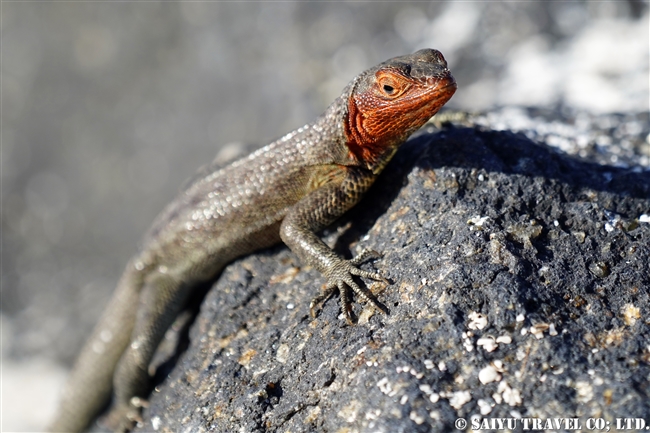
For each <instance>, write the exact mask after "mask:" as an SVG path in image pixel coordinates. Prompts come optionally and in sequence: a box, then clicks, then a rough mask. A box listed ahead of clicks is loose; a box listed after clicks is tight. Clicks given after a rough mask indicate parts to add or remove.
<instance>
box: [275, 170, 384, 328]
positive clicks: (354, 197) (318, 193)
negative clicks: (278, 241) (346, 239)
mask: <svg viewBox="0 0 650 433" xmlns="http://www.w3.org/2000/svg"><path fill="white" fill-rule="evenodd" d="M341 170H346V171H347V172H348V173H347V175H346V176H345V178H344V179H343V181H342V182H341V183H340V184H328V185H325V186H323V187H321V188H319V189H317V190H315V191H313V192H311V193H310V194H309V195H307V196H306V197H304V198H303V199H302V200H300V201H299V202H298V203H296V204H295V205H293V206H292V207H291V208H290V209H289V210H288V212H287V215H286V216H285V217H284V219H283V221H282V225H281V227H280V236H281V238H282V241H283V242H284V243H285V244H287V246H289V248H291V250H292V251H293V252H294V253H296V254H297V255H298V256H299V257H300V258H301V260H303V261H305V262H307V263H309V264H310V265H312V266H314V267H315V268H316V269H318V270H319V271H320V272H321V273H322V274H323V276H324V277H325V279H326V286H325V290H324V292H323V293H322V294H320V295H318V296H316V297H315V298H314V300H313V301H312V302H311V305H310V311H311V313H312V315H314V307H315V306H316V305H317V304H319V303H320V302H322V301H324V300H326V299H327V298H329V297H330V296H331V295H332V293H333V292H334V291H335V290H336V289H338V290H339V292H340V295H341V304H342V309H343V314H344V315H345V318H346V320H347V322H348V323H350V324H352V323H353V321H352V315H351V305H350V300H349V297H348V288H349V289H352V291H353V292H354V293H356V294H357V296H359V297H360V298H361V299H363V300H364V301H366V302H367V303H369V304H370V305H372V306H373V307H374V308H375V309H376V310H378V311H379V312H381V313H385V312H386V310H385V308H384V307H383V306H381V305H380V304H379V303H378V302H377V301H376V300H375V299H374V297H373V295H372V294H371V293H370V292H369V291H368V290H364V289H362V288H361V287H360V286H359V285H358V284H357V283H356V282H355V281H354V279H353V276H354V275H356V276H360V277H364V278H370V279H373V280H378V281H383V282H387V280H386V279H385V278H384V277H382V276H381V275H379V274H378V273H376V272H369V271H364V270H362V269H359V268H358V267H357V266H358V265H359V263H360V262H361V261H363V260H364V259H366V258H368V256H369V255H371V254H372V253H370V252H369V253H362V254H361V255H360V256H359V257H358V258H357V259H352V260H345V259H343V258H341V257H340V256H339V255H337V254H336V253H335V252H334V251H332V250H331V248H329V247H328V246H327V245H325V243H324V242H323V241H322V240H321V239H320V238H319V237H318V236H317V235H316V233H317V232H318V231H320V230H321V229H322V228H324V227H326V226H327V225H329V224H330V223H332V222H333V221H334V220H335V219H337V218H338V217H339V216H340V215H342V214H343V213H344V212H345V211H347V210H348V209H349V208H351V207H352V206H354V205H355V204H356V203H357V202H358V201H359V200H360V198H361V195H362V194H363V193H364V192H365V191H366V190H367V189H368V188H369V187H370V185H371V184H372V182H373V181H374V179H375V176H374V175H373V174H372V173H371V172H369V171H367V170H363V169H357V168H346V167H341ZM375 254H376V253H375Z"/></svg>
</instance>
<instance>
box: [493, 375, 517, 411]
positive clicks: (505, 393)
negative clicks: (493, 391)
mask: <svg viewBox="0 0 650 433" xmlns="http://www.w3.org/2000/svg"><path fill="white" fill-rule="evenodd" d="M497 392H499V393H501V396H502V397H503V401H505V402H506V403H508V404H509V405H510V406H519V405H520V404H521V394H520V393H519V390H517V389H514V388H511V387H510V385H508V382H506V381H503V382H500V383H499V387H498V388H497Z"/></svg>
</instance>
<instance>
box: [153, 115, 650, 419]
mask: <svg viewBox="0 0 650 433" xmlns="http://www.w3.org/2000/svg"><path fill="white" fill-rule="evenodd" d="M648 214H650V172H649V171H647V170H643V169H641V168H639V167H633V168H619V167H614V166H607V165H601V164H596V163H593V162H588V161H585V160H581V159H577V158H575V157H572V156H567V155H566V154H563V153H560V152H559V151H557V150H555V149H554V148H551V147H548V146H546V145H544V144H539V143H536V142H534V141H531V140H530V139H529V138H526V136H525V135H524V134H515V133H512V132H509V131H494V130H490V129H487V128H485V127H482V128H477V129H471V128H453V127H451V128H446V129H443V130H442V131H440V132H438V133H435V134H432V133H424V134H422V135H420V136H419V137H417V138H415V139H413V140H411V141H410V142H409V143H408V144H407V145H405V146H404V148H403V149H402V150H401V151H400V152H399V153H398V155H397V156H396V159H395V160H394V161H393V162H392V163H391V164H390V166H389V167H388V168H387V170H386V172H385V173H384V174H383V175H382V176H381V178H380V180H379V181H378V182H377V184H376V185H375V186H374V187H373V189H372V190H371V192H370V193H369V194H368V196H367V197H366V198H364V200H363V201H362V202H361V203H360V204H359V205H358V206H357V207H356V208H355V209H354V210H353V211H352V212H351V213H350V214H349V215H346V216H345V217H344V218H343V219H342V220H341V222H340V223H339V224H338V225H337V226H336V227H334V228H332V229H331V231H330V232H328V233H326V235H325V239H326V240H327V241H329V242H330V244H331V245H334V247H335V249H337V250H338V251H339V252H341V253H342V254H344V255H347V256H350V251H355V254H356V252H358V251H359V250H360V249H362V248H372V249H375V250H378V251H381V252H383V258H381V259H379V260H377V261H376V262H375V263H374V264H372V263H370V264H367V265H364V267H367V268H369V269H370V268H373V267H374V268H376V269H378V270H380V271H381V272H383V273H384V274H385V275H386V276H387V277H389V278H390V279H391V281H392V282H393V284H391V285H389V286H387V287H384V286H383V285H382V284H376V283H371V284H369V288H370V289H371V290H372V291H373V292H374V293H375V294H376V296H377V298H378V299H379V300H380V301H381V302H382V303H383V304H384V305H385V306H386V307H387V308H388V309H389V310H390V314H389V315H385V316H384V315H377V314H374V313H373V312H372V311H370V309H369V308H362V306H360V305H356V314H357V315H358V319H359V323H358V324H357V325H356V326H347V325H346V323H345V321H344V320H343V319H342V317H341V316H340V307H339V303H338V300H337V299H332V300H330V301H328V302H327V303H326V304H325V305H324V307H323V309H322V311H321V312H320V313H319V315H318V317H317V318H316V319H312V318H311V317H310V316H309V301H310V299H311V298H312V297H313V296H314V295H315V294H316V293H317V292H318V290H319V288H320V286H321V284H322V281H323V280H322V278H321V276H320V275H319V274H318V272H317V271H316V270H314V269H308V268H303V269H302V270H301V271H300V272H298V267H299V266H300V263H299V261H298V259H297V258H296V257H295V256H294V255H293V254H292V253H291V252H290V251H289V250H287V249H286V248H284V247H277V248H275V249H273V250H269V251H265V252H262V253H260V254H256V255H252V256H249V257H246V258H243V259H241V260H239V261H237V262H236V263H234V264H233V265H231V266H229V267H228V268H227V269H226V271H225V272H224V273H223V275H222V276H221V278H220V279H219V280H218V281H217V282H216V284H215V285H214V287H212V289H211V290H210V291H209V292H208V294H207V296H206V298H205V300H204V302H203V304H202V307H201V312H200V314H199V315H198V317H197V319H196V321H195V323H194V324H193V326H192V328H191V331H190V332H189V347H188V348H187V350H186V351H185V352H184V353H182V355H181V357H180V360H179V361H178V362H177V363H176V365H175V366H173V369H171V370H169V364H166V365H167V367H166V368H167V369H166V370H165V369H162V371H165V372H168V371H170V375H169V377H168V378H166V380H164V381H162V382H160V383H159V384H158V387H157V388H156V391H155V392H154V393H153V394H152V396H151V400H150V402H151V406H150V408H149V409H148V410H147V411H145V419H146V423H145V425H144V426H143V427H142V430H147V431H152V430H156V431H174V432H176V431H216V432H262V431H268V432H275V431H282V432H285V431H287V432H288V431H291V432H308V431H318V432H339V431H349V432H361V431H373V432H375V431H381V432H402V431H403V432H426V431H433V430H442V431H448V430H452V429H453V428H454V422H455V420H456V419H457V418H459V417H462V418H466V419H467V420H468V422H469V421H470V418H471V417H472V416H481V417H489V418H496V417H510V418H512V417H515V418H517V417H523V418H533V417H534V418H541V419H546V418H548V417H576V418H579V419H580V422H581V423H582V424H581V425H582V428H585V423H586V421H587V420H588V418H591V417H594V418H602V419H603V420H605V421H607V422H610V423H611V424H610V427H611V428H612V430H614V427H615V419H616V418H621V417H636V418H644V419H645V420H646V421H648V422H650V403H649V402H650V320H649V318H648V311H649V310H650V293H649V291H650V290H649V288H650V265H649V263H650V223H648V222H644V221H645V219H646V217H642V218H640V217H641V216H642V215H648ZM521 426H522V423H521V421H520V422H519V423H518V427H517V428H516V429H515V430H516V431H520V430H521Z"/></svg>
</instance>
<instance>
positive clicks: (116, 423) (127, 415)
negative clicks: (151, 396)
mask: <svg viewBox="0 0 650 433" xmlns="http://www.w3.org/2000/svg"><path fill="white" fill-rule="evenodd" d="M145 407H149V402H148V401H147V400H145V399H143V398H140V397H133V398H132V399H131V401H130V402H129V404H128V405H118V406H116V407H115V408H113V409H112V410H111V411H110V413H109V414H108V415H107V416H106V418H104V420H103V424H104V425H106V427H108V428H110V429H111V430H113V431H114V432H119V433H126V432H130V431H131V430H133V428H134V427H135V426H136V425H137V424H142V423H143V420H142V415H141V411H142V408H145Z"/></svg>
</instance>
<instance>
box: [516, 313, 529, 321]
mask: <svg viewBox="0 0 650 433" xmlns="http://www.w3.org/2000/svg"><path fill="white" fill-rule="evenodd" d="M525 319H526V316H524V315H523V314H518V315H517V318H516V319H515V320H516V321H517V322H523V321H524V320H525Z"/></svg>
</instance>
